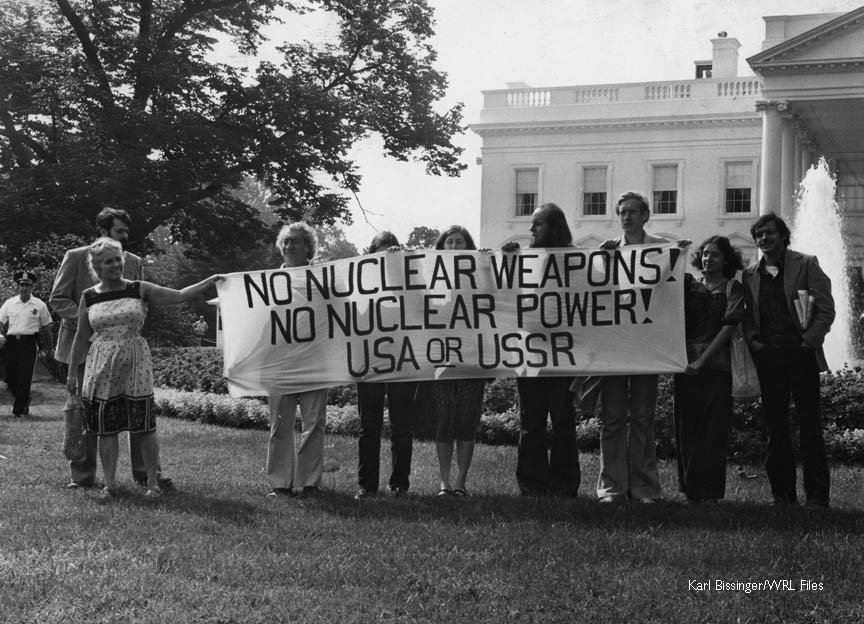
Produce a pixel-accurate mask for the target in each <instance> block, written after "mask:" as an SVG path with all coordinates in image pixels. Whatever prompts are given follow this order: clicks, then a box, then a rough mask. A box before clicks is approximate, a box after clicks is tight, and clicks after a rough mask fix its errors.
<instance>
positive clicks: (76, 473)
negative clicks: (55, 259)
mask: <svg viewBox="0 0 864 624" xmlns="http://www.w3.org/2000/svg"><path fill="white" fill-rule="evenodd" d="M131 223H132V220H131V219H130V217H129V213H128V212H126V211H125V210H118V209H116V208H103V209H102V211H100V212H99V214H98V215H97V216H96V226H97V228H98V229H99V235H100V236H107V237H109V238H113V239H114V240H116V241H118V242H119V243H120V244H121V245H123V247H124V250H125V247H126V242H127V240H128V239H129V228H130V226H131ZM88 249H89V246H84V247H78V248H76V249H70V250H69V251H67V252H66V255H64V256H63V262H62V263H61V265H60V269H59V270H58V271H57V277H56V278H55V279H54V287H53V288H52V290H51V297H50V299H49V303H50V304H51V308H52V309H53V310H54V312H56V313H57V314H58V315H59V316H60V318H61V321H60V332H59V334H58V337H57V349H56V352H55V358H56V359H57V361H58V362H62V363H64V364H67V365H68V364H69V358H70V356H71V355H72V342H73V341H74V339H75V331H76V330H77V329H78V304H79V303H80V301H81V293H82V292H84V291H85V290H87V289H88V288H90V287H91V286H93V285H94V284H95V283H96V281H97V280H96V279H95V277H94V276H93V274H92V273H91V271H90V266H89V261H88ZM143 274H144V272H143V264H142V262H141V258H139V257H138V256H136V255H135V254H133V253H131V252H128V251H124V252H123V277H124V278H126V279H128V280H132V281H136V280H141V279H143ZM83 376H84V364H82V365H81V367H80V370H79V371H78V379H79V382H80V380H81V379H83ZM85 439H86V443H85V448H86V453H85V455H84V459H81V460H79V461H71V462H69V467H70V470H71V473H72V480H71V481H70V482H69V484H68V485H67V486H66V487H67V488H70V489H74V488H78V487H92V486H93V485H95V482H96V436H94V435H92V434H89V433H88V434H87V435H86V436H85ZM129 459H130V462H131V463H132V476H133V478H134V479H135V481H136V482H137V483H138V484H139V485H146V484H147V471H146V469H145V464H144V457H143V455H142V453H141V444H140V441H139V439H138V436H137V435H135V434H132V433H130V434H129ZM160 473H161V471H160ZM158 482H159V487H160V488H161V489H163V490H166V489H171V487H172V486H173V484H172V483H171V479H168V478H164V477H162V476H161V474H160V476H159V479H158Z"/></svg>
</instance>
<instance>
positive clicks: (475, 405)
mask: <svg viewBox="0 0 864 624" xmlns="http://www.w3.org/2000/svg"><path fill="white" fill-rule="evenodd" d="M435 249H456V250H459V249H477V246H476V245H475V244H474V239H473V238H472V237H471V234H469V233H468V230H466V229H465V228H464V227H462V226H461V225H453V226H450V227H449V228H447V229H446V230H444V231H443V232H442V233H441V235H440V236H439V237H438V241H437V242H436V243H435ZM485 389H486V380H485V379H441V380H438V381H434V382H432V383H431V394H432V406H433V408H434V410H435V450H436V451H437V454H438V469H439V471H440V474H441V483H440V486H439V490H438V496H447V495H453V496H467V495H468V489H467V488H466V481H467V479H468V469H469V468H471V460H472V458H473V457H474V439H475V437H476V436H477V430H478V429H479V428H480V412H481V410H482V408H483V392H484V390H485ZM454 448H455V451H456V476H455V478H451V465H452V463H453V451H454Z"/></svg>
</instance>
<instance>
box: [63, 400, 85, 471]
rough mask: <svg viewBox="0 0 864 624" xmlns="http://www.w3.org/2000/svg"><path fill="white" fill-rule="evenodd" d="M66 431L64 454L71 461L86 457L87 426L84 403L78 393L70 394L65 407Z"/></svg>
mask: <svg viewBox="0 0 864 624" xmlns="http://www.w3.org/2000/svg"><path fill="white" fill-rule="evenodd" d="M63 421H64V423H65V424H66V431H65V433H64V435H63V454H64V455H65V456H66V459H68V460H69V461H80V460H82V459H84V455H85V454H86V452H87V449H86V435H87V433H86V427H85V425H84V403H82V402H81V397H79V396H78V395H77V394H70V395H69V398H68V399H66V405H65V406H64V407H63Z"/></svg>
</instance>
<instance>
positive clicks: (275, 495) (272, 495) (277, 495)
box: [267, 488, 291, 498]
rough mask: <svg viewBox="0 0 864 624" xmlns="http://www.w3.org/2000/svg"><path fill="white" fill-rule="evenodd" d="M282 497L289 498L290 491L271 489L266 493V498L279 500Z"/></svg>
mask: <svg viewBox="0 0 864 624" xmlns="http://www.w3.org/2000/svg"><path fill="white" fill-rule="evenodd" d="M282 496H291V490H289V489H288V488H273V489H272V490H270V491H269V492H267V498H280V497H282Z"/></svg>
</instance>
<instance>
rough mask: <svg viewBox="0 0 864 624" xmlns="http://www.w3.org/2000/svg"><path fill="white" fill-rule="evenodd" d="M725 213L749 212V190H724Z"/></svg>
mask: <svg viewBox="0 0 864 624" xmlns="http://www.w3.org/2000/svg"><path fill="white" fill-rule="evenodd" d="M726 212H750V189H749V188H730V189H726Z"/></svg>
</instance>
